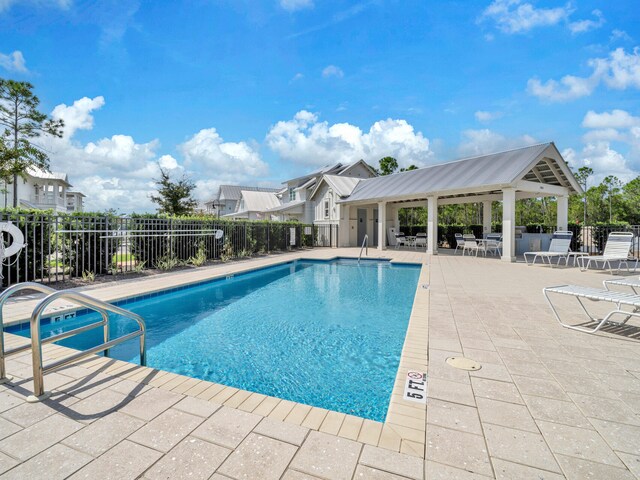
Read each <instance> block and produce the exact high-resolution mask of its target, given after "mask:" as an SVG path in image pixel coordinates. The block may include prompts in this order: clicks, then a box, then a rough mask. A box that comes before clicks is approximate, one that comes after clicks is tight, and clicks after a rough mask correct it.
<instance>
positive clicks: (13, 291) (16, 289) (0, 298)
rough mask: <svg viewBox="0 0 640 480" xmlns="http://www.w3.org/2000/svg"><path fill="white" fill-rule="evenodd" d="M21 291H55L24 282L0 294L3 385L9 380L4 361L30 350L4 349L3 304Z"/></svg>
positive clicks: (25, 346) (0, 378) (19, 348)
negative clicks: (10, 356)
mask: <svg viewBox="0 0 640 480" xmlns="http://www.w3.org/2000/svg"><path fill="white" fill-rule="evenodd" d="M23 290H36V291H38V292H42V293H51V292H55V291H56V290H55V289H53V288H51V287H47V286H45V285H41V284H39V283H34V282H26V283H19V284H18V285H13V286H12V287H9V288H7V289H6V290H5V291H4V292H2V294H0V384H3V383H5V382H6V381H7V380H9V378H8V377H7V370H6V366H5V360H4V359H5V358H6V357H8V356H9V355H15V354H16V353H20V352H24V351H25V350H29V348H31V346H30V345H21V346H19V347H15V348H12V349H11V350H7V351H6V352H5V349H4V321H3V310H4V304H5V303H6V302H7V300H8V299H9V297H11V296H12V295H15V294H16V293H18V292H20V291H23Z"/></svg>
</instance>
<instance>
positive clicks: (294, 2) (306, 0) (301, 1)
mask: <svg viewBox="0 0 640 480" xmlns="http://www.w3.org/2000/svg"><path fill="white" fill-rule="evenodd" d="M280 6H281V7H282V8H284V9H285V10H287V11H289V12H295V11H296V10H302V9H305V8H312V7H313V0H280Z"/></svg>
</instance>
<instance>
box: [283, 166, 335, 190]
mask: <svg viewBox="0 0 640 480" xmlns="http://www.w3.org/2000/svg"><path fill="white" fill-rule="evenodd" d="M344 167H345V165H344V164H342V163H334V164H331V165H325V166H323V167H320V168H319V169H317V170H314V171H313V172H309V173H307V174H305V175H302V176H300V177H296V178H291V179H289V180H285V181H284V182H282V183H292V182H296V181H298V185H297V187H299V186H301V185H302V184H304V183H306V182H307V180H308V179H309V178H311V177H318V176H320V175H322V174H324V173H328V172H333V171H336V170H340V169H342V168H344Z"/></svg>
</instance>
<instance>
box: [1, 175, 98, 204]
mask: <svg viewBox="0 0 640 480" xmlns="http://www.w3.org/2000/svg"><path fill="white" fill-rule="evenodd" d="M14 187H15V188H17V192H18V202H19V206H20V207H21V208H33V209H38V210H53V211H55V212H58V213H67V212H81V211H82V210H83V200H82V199H83V198H84V197H85V196H84V195H83V194H82V193H80V192H77V191H71V190H69V188H71V187H72V185H71V184H70V183H69V178H68V176H67V174H66V173H60V172H45V171H44V170H41V169H39V168H33V167H31V168H29V169H27V171H26V172H25V175H24V176H23V177H18V182H17V184H16V185H14V184H13V183H9V184H5V185H4V188H3V189H2V193H3V197H2V206H3V207H4V208H7V207H12V206H13V189H14Z"/></svg>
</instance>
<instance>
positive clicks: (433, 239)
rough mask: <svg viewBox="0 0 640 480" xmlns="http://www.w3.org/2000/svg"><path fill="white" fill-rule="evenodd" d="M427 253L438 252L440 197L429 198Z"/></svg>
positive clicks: (433, 253) (435, 253)
mask: <svg viewBox="0 0 640 480" xmlns="http://www.w3.org/2000/svg"><path fill="white" fill-rule="evenodd" d="M427 253H429V254H431V255H437V254H438V197H428V198H427Z"/></svg>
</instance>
